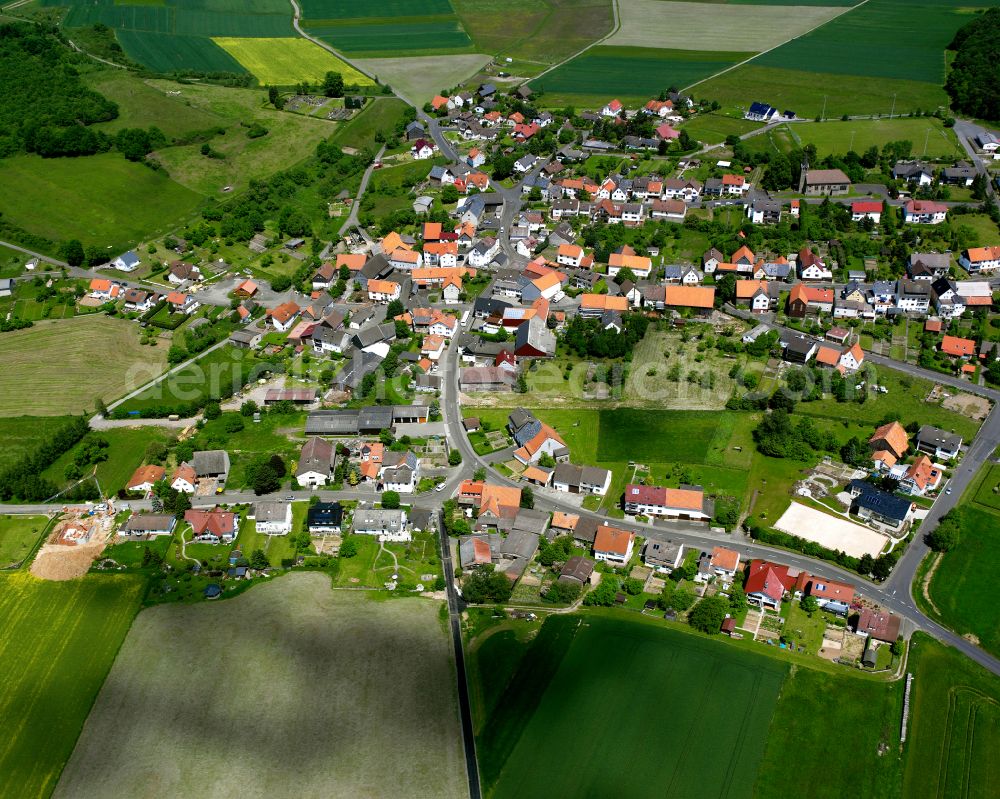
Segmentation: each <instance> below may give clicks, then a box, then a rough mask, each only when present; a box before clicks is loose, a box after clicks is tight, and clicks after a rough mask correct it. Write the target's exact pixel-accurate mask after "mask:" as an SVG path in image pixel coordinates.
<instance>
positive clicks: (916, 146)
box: [692, 117, 965, 158]
mask: <svg viewBox="0 0 1000 799" xmlns="http://www.w3.org/2000/svg"><path fill="white" fill-rule="evenodd" d="M694 122H697V120H694ZM694 122H692V124H694ZM692 135H693V134H692ZM760 138H761V140H762V141H765V140H766V141H767V142H768V144H769V146H773V147H774V148H775V149H778V150H781V151H783V152H786V153H787V152H788V151H789V150H791V149H792V148H793V147H803V146H805V145H807V144H814V145H816V150H817V151H818V153H819V155H820V157H823V156H826V155H839V154H844V153H846V152H847V151H848V150H851V149H853V150H854V152H856V153H862V152H864V151H865V150H867V149H868V148H869V147H872V146H876V147H879V148H880V149H881V147H882V146H884V145H885V144H886V143H888V142H891V141H902V140H906V141H910V142H912V143H913V153H914V155H916V156H919V157H921V158H923V157H926V158H953V157H960V156H962V155H963V154H964V153H965V151H964V150H963V149H962V147H961V146H960V145H959V143H958V139H957V138H956V137H955V133H954V131H953V130H952V129H951V128H946V127H945V126H944V124H943V123H942V122H941V120H939V119H935V118H934V117H918V118H898V119H864V120H862V119H858V120H852V121H849V122H841V121H839V120H838V121H836V122H802V123H796V124H794V125H781V126H779V127H778V128H776V129H774V130H772V131H769V132H768V133H766V134H762V136H761V137H760ZM925 146H926V150H925V149H924V148H925Z"/></svg>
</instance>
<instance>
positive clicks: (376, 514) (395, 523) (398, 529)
mask: <svg viewBox="0 0 1000 799" xmlns="http://www.w3.org/2000/svg"><path fill="white" fill-rule="evenodd" d="M406 522H407V517H406V511H405V510H402V509H400V510H388V509H384V508H358V509H356V510H355V511H354V533H355V535H370V536H374V537H375V538H377V539H378V540H379V541H389V542H394V543H406V542H408V541H412V540H413V534H412V533H411V532H410V530H409V529H408V528H407V525H406Z"/></svg>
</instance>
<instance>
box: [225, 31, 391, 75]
mask: <svg viewBox="0 0 1000 799" xmlns="http://www.w3.org/2000/svg"><path fill="white" fill-rule="evenodd" d="M212 41H214V42H215V43H216V44H217V45H219V47H221V48H222V49H223V50H225V51H226V52H227V53H229V54H230V55H231V56H232V57H233V58H235V59H236V60H237V61H239V62H240V64H242V65H243V66H244V67H245V68H246V69H247V71H248V72H250V73H252V74H253V76H254V77H255V78H257V80H259V81H260V82H261V83H262V84H265V85H272V86H291V85H292V84H297V83H301V82H303V81H307V82H314V81H321V80H322V79H323V76H324V75H326V73H327V72H339V73H340V74H341V76H342V77H343V78H344V83H345V84H347V85H350V86H353V85H357V86H370V85H372V84H373V83H374V81H372V79H371V78H369V77H368V76H367V75H365V74H363V73H361V72H358V70H356V69H355V68H354V67H352V66H350V65H349V64H346V63H345V62H343V61H342V60H341V59H339V58H337V57H336V56H335V55H333V54H332V53H330V52H328V51H327V50H324V49H323V48H322V47H320V46H319V45H316V44H313V43H312V42H310V41H307V40H305V39H302V38H285V39H264V38H256V39H250V38H245V37H240V38H234V37H216V38H214V39H213V40H212Z"/></svg>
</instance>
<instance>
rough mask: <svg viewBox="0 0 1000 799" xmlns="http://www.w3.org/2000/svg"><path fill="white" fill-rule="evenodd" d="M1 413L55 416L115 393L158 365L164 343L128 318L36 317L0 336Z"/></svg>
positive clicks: (78, 410) (88, 406) (138, 381)
mask: <svg viewBox="0 0 1000 799" xmlns="http://www.w3.org/2000/svg"><path fill="white" fill-rule="evenodd" d="M0 362H2V363H3V364H4V367H5V368H4V369H3V370H2V371H0V415H4V416H20V415H22V414H24V413H26V412H27V413H30V414H31V415H33V416H60V415H65V414H70V413H81V412H84V411H87V410H91V411H92V410H93V409H94V403H95V401H96V400H97V398H98V397H100V398H101V399H104V400H105V401H110V400H113V399H117V398H118V397H120V396H122V395H123V394H125V393H127V392H128V390H130V389H135V388H138V387H139V386H141V385H142V384H143V383H145V382H147V381H148V380H150V379H152V378H153V377H155V376H156V375H158V374H160V373H161V372H162V371H163V366H164V364H165V363H166V348H165V347H160V346H156V347H145V346H142V345H141V344H140V343H139V332H138V328H137V327H136V326H135V324H134V323H132V322H127V321H125V320H123V319H112V318H110V317H107V316H103V315H98V314H88V315H86V316H76V317H73V318H72V319H63V320H58V321H41V322H36V323H35V325H34V327H29V328H27V329H25V330H16V331H14V332H13V333H4V335H3V336H2V337H0Z"/></svg>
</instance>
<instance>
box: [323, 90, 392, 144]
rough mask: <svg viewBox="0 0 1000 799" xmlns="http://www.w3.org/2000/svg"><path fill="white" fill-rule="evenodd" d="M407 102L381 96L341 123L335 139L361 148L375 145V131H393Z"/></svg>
mask: <svg viewBox="0 0 1000 799" xmlns="http://www.w3.org/2000/svg"><path fill="white" fill-rule="evenodd" d="M405 111H406V103H404V102H403V101H402V100H398V99H396V98H395V97H392V98H380V99H378V100H375V101H373V102H371V103H369V104H368V105H367V106H365V108H364V109H362V111H361V112H360V113H359V114H357V115H356V116H354V117H353V118H352V119H350V120H349V121H347V122H345V123H344V124H343V125H341V126H340V127H339V128H338V129H337V131H336V133H335V134H334V141H336V142H337V144H338V145H340V146H341V147H352V148H354V149H356V150H359V149H361V148H363V147H375V139H374V137H375V133H376V131H379V130H382V131H385V132H386V133H391V132H392V131H393V130H394V129H395V127H396V124H397V123H398V122H399V120H401V119H402V118H403V114H404V112H405Z"/></svg>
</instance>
